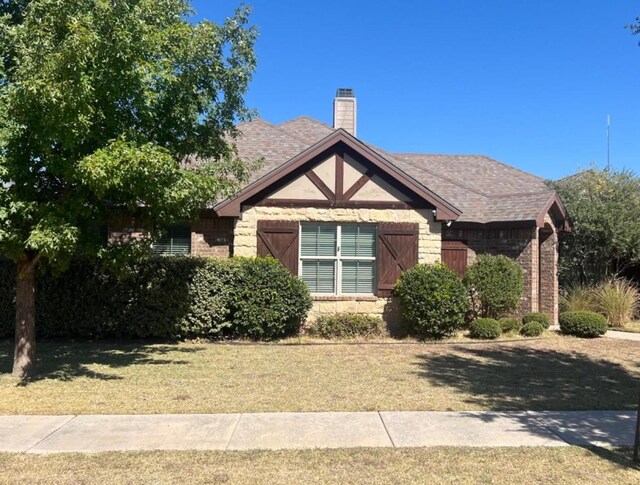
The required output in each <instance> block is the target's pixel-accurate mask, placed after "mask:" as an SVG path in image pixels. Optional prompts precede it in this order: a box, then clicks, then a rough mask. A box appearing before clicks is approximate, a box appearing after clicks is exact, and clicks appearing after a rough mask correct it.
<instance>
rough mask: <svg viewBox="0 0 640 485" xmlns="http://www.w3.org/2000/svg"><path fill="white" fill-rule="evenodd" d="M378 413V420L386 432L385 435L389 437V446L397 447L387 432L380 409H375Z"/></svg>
mask: <svg viewBox="0 0 640 485" xmlns="http://www.w3.org/2000/svg"><path fill="white" fill-rule="evenodd" d="M377 413H378V417H379V418H380V422H381V423H382V427H383V428H384V431H385V433H387V436H388V437H389V441H391V446H393V447H394V448H397V446H396V444H395V442H394V441H393V438H392V437H391V434H390V433H389V429H388V428H387V423H385V422H384V419H382V414H380V411H377Z"/></svg>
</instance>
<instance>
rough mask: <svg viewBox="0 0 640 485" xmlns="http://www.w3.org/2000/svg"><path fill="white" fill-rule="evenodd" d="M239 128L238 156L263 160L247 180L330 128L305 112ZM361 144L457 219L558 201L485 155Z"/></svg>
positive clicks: (485, 219) (510, 215) (497, 216)
mask: <svg viewBox="0 0 640 485" xmlns="http://www.w3.org/2000/svg"><path fill="white" fill-rule="evenodd" d="M238 128H239V130H240V132H241V136H240V137H239V138H238V139H237V140H236V146H237V149H238V154H239V156H240V158H241V159H243V160H248V161H249V160H255V159H257V158H262V159H263V161H264V163H263V165H262V167H261V168H260V169H259V170H257V171H256V172H254V173H253V174H252V176H251V178H250V180H249V184H251V183H253V182H256V181H258V180H260V179H261V178H263V177H265V176H266V175H267V174H269V173H270V172H272V171H274V170H276V169H277V168H278V167H280V166H281V165H283V164H284V163H285V162H287V161H289V160H291V159H292V158H293V157H295V156H296V155H298V154H300V153H301V152H303V151H304V150H306V149H308V148H309V147H310V146H312V145H314V144H316V143H318V142H319V141H320V140H322V139H324V138H326V137H327V136H329V135H331V134H332V133H333V132H334V131H335V130H334V129H333V128H332V127H330V126H328V125H326V124H325V123H322V122H320V121H318V120H315V119H313V118H309V117H306V116H302V117H299V118H295V119H293V120H290V121H287V122H284V123H282V124H280V125H274V124H271V123H269V122H267V121H265V120H263V119H255V120H252V121H250V122H247V123H243V124H241V125H239V126H238ZM360 141H362V140H360ZM363 143H364V144H365V145H366V146H367V147H369V148H370V149H371V150H373V151H375V152H376V153H377V154H378V155H380V156H381V157H383V158H384V159H385V160H387V161H388V162H389V163H391V164H392V165H395V166H396V167H397V168H398V169H400V170H401V171H403V172H404V173H406V174H407V175H409V176H410V177H411V178H412V179H414V180H415V182H416V183H418V184H419V185H421V186H423V187H424V188H425V189H427V190H429V191H432V192H434V193H435V194H437V195H439V196H440V197H441V198H442V199H444V200H446V201H447V202H449V203H450V204H451V205H453V206H455V207H456V208H458V209H459V210H460V211H461V212H462V214H461V215H460V217H459V218H458V222H474V223H490V222H506V221H536V220H539V218H540V215H541V212H543V211H547V210H548V209H549V206H550V205H551V204H552V203H553V201H557V196H556V194H555V192H554V191H553V190H551V189H549V188H548V187H547V185H546V184H545V182H544V180H542V179H541V178H539V177H536V176H535V175H532V174H529V173H526V172H523V171H521V170H519V169H516V168H514V167H511V166H509V165H505V164H504V163H501V162H498V161H497V160H494V159H492V158H489V157H486V156H482V155H432V154H414V153H389V152H386V151H384V150H382V149H380V148H377V147H375V146H373V145H371V144H368V143H365V142H363ZM558 203H559V202H558Z"/></svg>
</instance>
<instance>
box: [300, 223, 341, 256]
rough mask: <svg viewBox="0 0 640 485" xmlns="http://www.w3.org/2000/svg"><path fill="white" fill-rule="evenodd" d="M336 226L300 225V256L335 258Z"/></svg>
mask: <svg viewBox="0 0 640 485" xmlns="http://www.w3.org/2000/svg"><path fill="white" fill-rule="evenodd" d="M336 233H337V230H336V226H333V225H327V224H318V225H308V224H303V225H302V243H301V255H302V256H335V255H336Z"/></svg>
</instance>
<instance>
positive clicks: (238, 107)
mask: <svg viewBox="0 0 640 485" xmlns="http://www.w3.org/2000/svg"><path fill="white" fill-rule="evenodd" d="M1 14H6V15H1ZM192 14H193V11H192V8H191V2H190V1H189V0H167V1H156V0H119V1H91V2H79V1H76V0H33V1H30V2H27V1H19V0H18V1H15V2H8V3H6V2H3V3H2V6H1V9H0V187H2V190H0V254H2V255H4V256H6V257H10V258H12V259H14V260H17V259H19V258H25V257H28V258H29V259H31V258H33V259H34V260H35V261H38V259H35V258H42V259H43V260H44V261H47V262H48V263H50V264H51V265H55V266H58V267H59V268H61V269H64V268H65V267H66V265H67V264H68V262H69V261H70V260H71V259H72V258H73V257H75V256H77V255H95V254H98V252H99V254H100V256H101V257H104V258H105V259H108V260H119V258H118V257H114V258H112V257H111V256H109V255H108V254H105V250H104V248H103V249H100V244H99V240H98V238H97V237H96V231H95V227H96V225H99V224H101V223H103V222H104V221H106V220H107V218H108V217H109V215H110V212H111V211H112V210H113V209H114V208H117V209H118V211H120V212H122V211H125V212H127V213H129V214H134V213H135V215H136V216H137V217H138V218H139V219H140V220H141V224H142V226H143V227H154V226H155V225H156V224H158V225H164V224H167V223H171V222H173V221H175V220H183V219H184V220H188V219H192V218H193V217H195V216H196V214H197V211H198V209H200V208H202V207H204V206H205V205H206V203H207V202H209V201H211V200H216V199H219V198H220V197H221V196H225V195H228V194H230V193H232V192H233V191H234V190H236V189H237V187H238V183H239V182H242V181H243V180H245V179H246V176H247V170H248V169H249V168H250V167H246V166H245V165H243V163H241V162H240V160H239V159H238V157H237V155H236V153H235V148H234V147H233V144H232V143H231V141H232V140H233V138H234V137H235V136H237V130H236V128H235V123H236V122H237V121H241V120H244V119H247V118H248V117H249V116H250V114H251V113H250V111H249V110H247V108H246V107H245V105H244V101H243V96H244V94H245V93H246V90H247V88H248V84H249V81H250V79H251V76H252V73H253V71H254V69H255V56H254V52H253V45H254V42H255V39H256V30H255V29H254V28H253V27H250V26H248V10H247V9H239V10H238V11H237V12H236V13H235V15H233V16H232V17H230V18H228V19H227V20H226V21H225V22H224V23H223V24H222V25H216V24H214V23H212V22H209V21H206V20H202V21H199V22H190V21H189V17H190V16H191V15H192ZM196 154H197V163H191V162H195V161H196V158H195V157H196ZM185 161H188V162H190V163H189V164H188V165H189V167H190V168H187V167H186V164H184V163H183V162H185ZM141 207H144V210H141V209H140V208H141ZM115 249H122V248H115Z"/></svg>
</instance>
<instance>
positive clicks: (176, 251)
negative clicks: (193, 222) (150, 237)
mask: <svg viewBox="0 0 640 485" xmlns="http://www.w3.org/2000/svg"><path fill="white" fill-rule="evenodd" d="M152 250H153V253H154V254H158V255H162V256H177V255H185V254H190V253H191V227H190V226H189V225H186V224H174V225H171V226H168V227H166V228H165V229H163V230H162V231H161V236H160V238H159V239H158V240H157V241H155V242H154V243H153V247H152Z"/></svg>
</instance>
